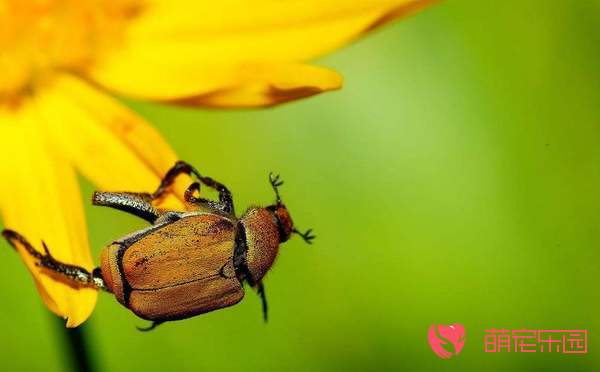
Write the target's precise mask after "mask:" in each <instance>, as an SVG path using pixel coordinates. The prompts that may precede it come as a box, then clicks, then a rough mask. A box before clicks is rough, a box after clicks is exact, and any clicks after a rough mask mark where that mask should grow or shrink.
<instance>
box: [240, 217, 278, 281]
mask: <svg viewBox="0 0 600 372" xmlns="http://www.w3.org/2000/svg"><path fill="white" fill-rule="evenodd" d="M240 222H241V224H242V226H243V227H244V230H245V235H246V247H247V251H246V265H247V267H248V271H249V274H250V275H251V278H248V279H249V280H250V282H251V284H252V282H253V283H258V282H260V280H261V279H262V278H263V277H264V276H265V274H266V273H267V272H268V271H269V269H270V268H271V266H273V262H274V261H275V258H276V257H277V253H278V252H279V243H280V233H279V226H278V225H279V224H278V219H277V217H276V216H275V214H274V213H273V212H272V211H271V210H269V209H267V208H258V207H252V208H249V209H248V210H247V211H246V213H244V215H243V216H242V217H241V219H240Z"/></svg>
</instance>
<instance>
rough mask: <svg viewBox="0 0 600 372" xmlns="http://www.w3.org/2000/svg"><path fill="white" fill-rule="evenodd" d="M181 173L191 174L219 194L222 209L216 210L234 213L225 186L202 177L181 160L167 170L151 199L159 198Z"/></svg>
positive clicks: (229, 193)
mask: <svg viewBox="0 0 600 372" xmlns="http://www.w3.org/2000/svg"><path fill="white" fill-rule="evenodd" d="M182 173H185V174H187V175H192V174H193V175H194V176H196V177H197V178H198V180H199V181H200V182H202V183H203V184H205V185H206V186H208V187H210V188H212V189H215V190H216V191H218V192H219V201H220V202H221V204H222V207H220V208H218V209H221V210H223V211H224V212H226V213H230V214H233V213H234V208H233V198H232V196H231V192H230V191H229V189H227V187H225V185H223V184H222V183H220V182H217V181H215V180H213V179H212V178H210V177H204V176H203V175H201V174H200V172H198V170H197V169H196V168H194V167H193V166H192V165H190V164H188V163H186V162H184V161H181V160H180V161H178V162H177V163H175V165H174V166H173V167H172V168H171V169H169V171H168V172H167V174H166V175H165V177H164V178H163V179H162V181H161V183H160V185H159V186H158V188H157V189H156V191H155V192H154V193H153V194H152V199H157V198H160V197H161V196H162V195H163V194H164V193H165V192H166V191H167V190H168V188H169V187H170V186H171V185H172V184H173V182H175V179H176V178H177V176H179V175H180V174H182Z"/></svg>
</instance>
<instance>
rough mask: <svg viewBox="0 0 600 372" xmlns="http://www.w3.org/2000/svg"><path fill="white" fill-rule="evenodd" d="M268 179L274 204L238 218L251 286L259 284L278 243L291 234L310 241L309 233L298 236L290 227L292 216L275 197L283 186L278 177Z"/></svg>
mask: <svg viewBox="0 0 600 372" xmlns="http://www.w3.org/2000/svg"><path fill="white" fill-rule="evenodd" d="M269 179H270V181H271V185H272V186H273V189H274V190H275V195H276V196H277V199H276V200H275V204H273V205H270V206H268V207H266V208H261V207H251V208H249V209H248V210H247V211H246V212H245V213H244V215H243V216H242V217H241V219H240V220H241V223H242V225H243V226H244V231H245V235H246V247H247V251H246V265H247V267H248V271H249V274H250V278H251V280H252V282H254V283H260V281H261V280H262V278H263V277H264V276H265V274H266V273H267V271H269V269H270V268H271V266H272V265H273V262H274V261H275V258H276V257H277V254H278V252H279V244H281V243H283V242H285V241H287V240H288V239H289V238H290V236H291V235H292V234H299V235H300V236H302V238H303V239H304V241H306V242H307V243H310V242H311V240H312V239H314V236H312V235H311V234H310V233H311V230H308V231H307V232H305V233H301V232H299V231H298V230H296V229H295V228H294V223H293V222H292V217H290V213H289V212H288V210H287V208H286V207H285V205H284V204H283V202H282V201H281V197H280V196H279V191H278V189H277V188H278V187H279V186H281V185H282V184H283V182H282V181H280V180H279V176H277V177H274V176H273V175H272V174H271V175H269ZM252 282H251V283H252Z"/></svg>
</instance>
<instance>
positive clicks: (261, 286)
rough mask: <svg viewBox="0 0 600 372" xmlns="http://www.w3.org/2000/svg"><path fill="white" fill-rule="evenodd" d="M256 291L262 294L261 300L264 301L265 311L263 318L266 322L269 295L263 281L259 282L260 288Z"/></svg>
mask: <svg viewBox="0 0 600 372" xmlns="http://www.w3.org/2000/svg"><path fill="white" fill-rule="evenodd" d="M256 293H257V294H258V295H259V296H260V300H261V302H262V313H263V320H264V321H265V323H266V322H267V319H268V316H267V315H268V310H269V308H268V306H267V295H266V294H265V286H264V284H263V283H262V282H260V283H258V288H257V290H256Z"/></svg>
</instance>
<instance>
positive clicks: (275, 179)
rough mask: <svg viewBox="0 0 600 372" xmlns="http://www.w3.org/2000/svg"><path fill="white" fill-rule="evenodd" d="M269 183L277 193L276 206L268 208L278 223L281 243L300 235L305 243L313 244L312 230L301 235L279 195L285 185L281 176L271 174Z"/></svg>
mask: <svg viewBox="0 0 600 372" xmlns="http://www.w3.org/2000/svg"><path fill="white" fill-rule="evenodd" d="M269 181H270V182H271V186H272V187H273V190H274V191H275V197H276V199H275V204H273V205H270V206H268V207H267V209H268V210H269V211H271V212H272V213H273V216H274V217H275V220H276V221H277V228H278V230H279V242H280V243H283V242H285V241H287V240H288V239H289V238H290V236H291V235H292V234H298V235H300V236H301V237H302V238H303V239H304V241H305V242H307V243H308V244H311V243H312V240H313V239H314V238H315V237H314V236H313V235H311V232H312V230H308V231H306V232H305V233H301V232H300V231H298V230H296V229H295V228H294V222H293V221H292V217H291V216H290V212H289V211H288V209H287V207H286V206H285V204H283V202H282V201H281V196H280V195H279V186H281V185H283V181H281V180H280V179H279V175H277V176H274V175H273V173H271V174H269Z"/></svg>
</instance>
